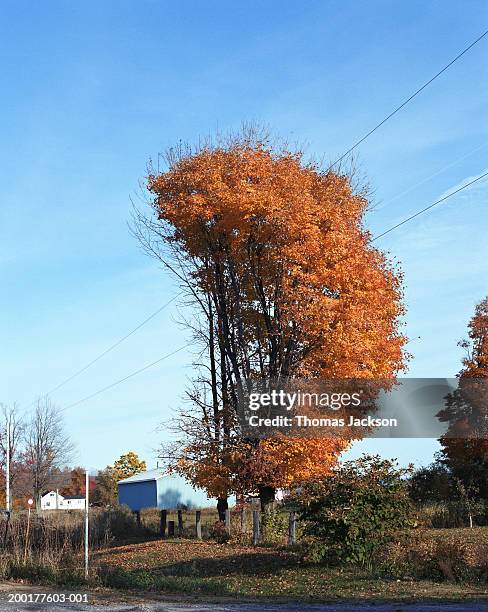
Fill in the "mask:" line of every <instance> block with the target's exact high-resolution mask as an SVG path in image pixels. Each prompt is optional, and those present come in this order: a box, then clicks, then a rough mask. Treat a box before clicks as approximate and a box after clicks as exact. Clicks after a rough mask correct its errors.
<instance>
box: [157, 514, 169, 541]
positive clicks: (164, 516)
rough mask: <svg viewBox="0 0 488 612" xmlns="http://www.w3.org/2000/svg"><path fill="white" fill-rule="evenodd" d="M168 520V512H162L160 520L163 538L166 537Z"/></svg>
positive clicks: (160, 531) (160, 530)
mask: <svg viewBox="0 0 488 612" xmlns="http://www.w3.org/2000/svg"><path fill="white" fill-rule="evenodd" d="M167 518H168V511H167V510H161V517H160V519H159V533H160V534H161V537H162V538H165V537H166V524H167Z"/></svg>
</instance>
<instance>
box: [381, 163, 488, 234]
mask: <svg viewBox="0 0 488 612" xmlns="http://www.w3.org/2000/svg"><path fill="white" fill-rule="evenodd" d="M487 176H488V172H485V173H484V174H482V175H480V176H478V177H476V178H475V179H473V180H472V181H470V182H469V183H466V184H465V185H462V186H461V187H459V188H458V189H456V190H455V191H452V192H451V193H448V194H447V195H446V196H444V197H443V198H440V199H439V200H436V201H435V202H434V203H433V204H429V206H426V207H425V208H422V210H419V211H418V212H416V213H415V214H413V215H410V217H407V218H406V219H404V220H403V221H400V223H397V224H396V225H394V226H393V227H390V228H389V229H387V230H386V231H384V232H383V233H381V234H379V235H378V236H375V237H374V238H373V239H372V240H371V242H374V241H375V240H378V238H381V237H383V236H385V235H386V234H389V233H390V232H392V231H393V230H396V229H397V228H398V227H400V226H401V225H404V224H405V223H408V222H409V221H411V220H412V219H415V217H418V216H419V215H422V214H423V213H424V212H426V211H428V210H430V209H431V208H434V206H437V204H440V203H441V202H444V201H445V200H448V199H449V198H452V196H453V195H455V194H456V193H459V192H460V191H463V190H464V189H466V188H467V187H470V186H471V185H474V183H477V182H478V181H481V179H483V178H485V177H487Z"/></svg>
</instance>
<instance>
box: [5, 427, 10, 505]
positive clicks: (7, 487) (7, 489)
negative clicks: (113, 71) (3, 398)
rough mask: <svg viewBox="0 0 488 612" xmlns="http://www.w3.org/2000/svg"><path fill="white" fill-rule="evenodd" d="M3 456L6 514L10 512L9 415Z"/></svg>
mask: <svg viewBox="0 0 488 612" xmlns="http://www.w3.org/2000/svg"><path fill="white" fill-rule="evenodd" d="M5 454H6V459H5V463H6V465H5V506H6V510H7V512H10V415H8V416H7V445H6V448H5Z"/></svg>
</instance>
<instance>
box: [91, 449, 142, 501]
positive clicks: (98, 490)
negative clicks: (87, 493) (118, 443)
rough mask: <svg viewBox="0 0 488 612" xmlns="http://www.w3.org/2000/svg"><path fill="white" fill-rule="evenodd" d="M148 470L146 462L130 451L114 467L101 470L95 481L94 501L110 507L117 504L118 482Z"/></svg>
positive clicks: (109, 466) (108, 466) (110, 466)
mask: <svg viewBox="0 0 488 612" xmlns="http://www.w3.org/2000/svg"><path fill="white" fill-rule="evenodd" d="M145 469H146V462H145V461H143V460H142V459H139V457H138V456H137V454H136V453H134V452H132V451H130V452H128V453H125V455H121V456H120V457H119V458H118V459H117V461H115V462H114V464H113V465H107V467H106V468H105V469H104V470H100V471H99V472H98V474H97V477H96V480H95V490H94V492H93V501H95V502H100V503H103V504H108V505H111V506H112V505H115V504H116V503H117V482H118V481H119V480H123V479H124V478H129V477H130V476H134V475H135V474H139V473H140V472H143V471H144V470H145Z"/></svg>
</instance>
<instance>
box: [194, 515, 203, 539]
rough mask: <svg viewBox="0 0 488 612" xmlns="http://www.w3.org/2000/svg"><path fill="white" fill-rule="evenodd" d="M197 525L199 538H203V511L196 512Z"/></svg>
mask: <svg viewBox="0 0 488 612" xmlns="http://www.w3.org/2000/svg"><path fill="white" fill-rule="evenodd" d="M195 527H196V531H197V540H201V539H202V511H201V510H197V511H196V512H195Z"/></svg>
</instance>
